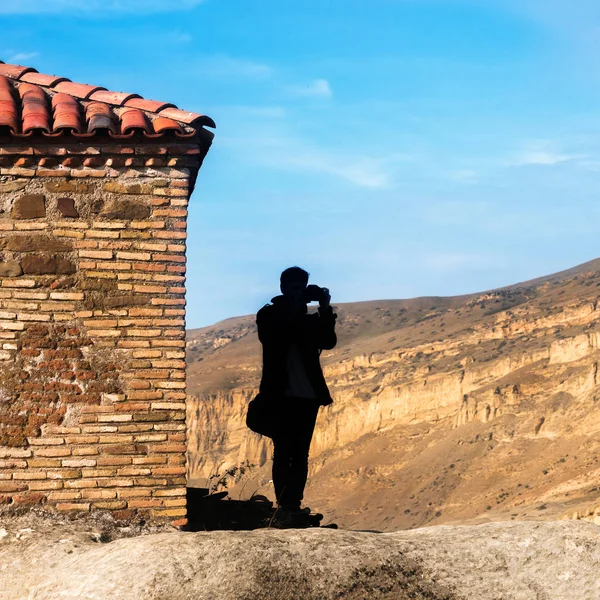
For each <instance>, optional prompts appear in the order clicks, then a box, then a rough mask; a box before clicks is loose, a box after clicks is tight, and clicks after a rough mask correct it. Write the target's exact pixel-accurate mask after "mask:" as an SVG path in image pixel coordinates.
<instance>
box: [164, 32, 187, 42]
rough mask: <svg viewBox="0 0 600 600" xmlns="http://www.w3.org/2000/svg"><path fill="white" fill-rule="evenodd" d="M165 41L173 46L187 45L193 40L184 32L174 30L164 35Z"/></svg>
mask: <svg viewBox="0 0 600 600" xmlns="http://www.w3.org/2000/svg"><path fill="white" fill-rule="evenodd" d="M164 38H165V41H167V42H172V43H174V44H189V43H190V42H191V41H192V40H193V39H194V38H193V37H192V35H191V34H190V33H186V32H185V31H180V30H178V29H177V30H175V31H167V32H165V34H164Z"/></svg>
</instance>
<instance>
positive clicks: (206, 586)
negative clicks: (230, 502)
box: [0, 518, 600, 600]
mask: <svg viewBox="0 0 600 600" xmlns="http://www.w3.org/2000/svg"><path fill="white" fill-rule="evenodd" d="M1 523H2V522H1V518H0V532H1V531H2V529H1V528H2V524H1ZM26 529H29V531H27V530H26V531H25V532H23V531H21V533H20V535H21V537H20V539H18V540H17V539H16V536H17V535H19V531H15V530H14V528H13V529H11V527H10V526H8V527H7V528H5V531H6V534H5V535H4V538H3V539H0V578H1V579H2V584H3V585H2V586H0V599H2V600H17V599H19V600H20V599H23V600H25V599H28V600H55V599H56V600H58V599H60V600H71V599H72V600H109V599H110V600H113V599H115V598H118V599H119V600H134V599H135V600H138V599H140V598H144V599H145V600H166V599H167V598H168V599H169V600H184V599H190V600H191V599H194V600H205V599H206V600H209V599H210V600H250V599H252V600H267V599H268V600H284V599H285V600H292V599H294V600H295V599H298V600H300V599H301V600H329V599H338V600H341V599H343V600H359V599H365V598H379V599H383V598H385V599H392V598H393V599H395V600H403V599H405V598H406V599H408V598H413V599H417V600H418V599H421V600H425V599H427V600H441V599H446V600H458V599H465V600H470V599H475V598H476V599H477V600H500V599H502V600H539V599H544V600H562V599H564V598H569V599H573V600H575V599H577V600H586V599H589V600H592V599H597V598H600V578H599V576H598V573H600V542H599V540H600V537H599V534H600V527H598V526H597V525H594V524H593V523H589V522H577V521H562V522H521V523H493V524H487V525H479V526H456V527H453V526H440V527H429V528H424V529H416V530H412V531H402V532H398V533H387V534H378V533H370V532H353V531H341V530H339V531H335V530H328V529H309V530H275V529H270V530H269V529H267V530H257V531H251V532H230V531H219V532H201V533H185V532H177V531H171V532H163V533H157V534H152V535H142V536H139V537H131V538H127V539H117V540H116V541H112V542H109V543H101V542H98V541H96V542H94V541H93V539H92V538H94V537H95V539H97V540H98V539H100V538H99V537H98V535H95V536H94V535H90V534H89V533H87V534H86V533H85V532H84V531H82V530H79V531H78V532H73V531H71V532H69V531H68V526H65V525H61V526H60V527H57V526H55V527H53V529H52V530H50V531H48V532H46V533H44V534H43V535H42V532H41V528H40V527H39V526H36V525H35V524H34V525H31V526H30V527H29V528H26ZM36 530H37V531H36ZM52 532H53V533H52ZM11 540H12V541H11Z"/></svg>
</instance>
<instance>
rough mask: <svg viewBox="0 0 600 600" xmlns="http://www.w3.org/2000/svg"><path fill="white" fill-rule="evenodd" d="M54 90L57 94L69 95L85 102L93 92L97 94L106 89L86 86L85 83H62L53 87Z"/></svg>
mask: <svg viewBox="0 0 600 600" xmlns="http://www.w3.org/2000/svg"><path fill="white" fill-rule="evenodd" d="M54 89H55V90H56V91H57V92H61V93H63V94H69V95H70V96H75V98H81V99H82V100H87V99H88V98H89V97H90V96H91V95H92V94H93V93H94V92H99V91H100V90H104V89H106V88H103V87H99V86H96V85H88V84H87V83H74V82H72V81H63V82H61V83H59V84H58V85H56V86H54Z"/></svg>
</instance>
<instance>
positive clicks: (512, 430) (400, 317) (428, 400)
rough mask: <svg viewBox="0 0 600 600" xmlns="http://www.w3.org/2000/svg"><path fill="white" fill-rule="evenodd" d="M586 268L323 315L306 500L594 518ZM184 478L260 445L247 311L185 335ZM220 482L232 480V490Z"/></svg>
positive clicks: (404, 523)
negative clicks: (330, 346)
mask: <svg viewBox="0 0 600 600" xmlns="http://www.w3.org/2000/svg"><path fill="white" fill-rule="evenodd" d="M599 288H600V260H594V261H590V262H588V263H585V264H583V265H580V266H577V267H575V268H573V269H569V270H567V271H563V272H561V273H557V274H554V275H550V276H546V277H541V278H538V279H534V280H531V281H528V282H524V283H521V284H515V285H511V286H508V287H505V288H501V289H496V290H491V291H487V292H482V293H479V294H471V295H465V296H458V297H452V298H442V297H430V298H416V299H410V300H381V301H372V302H360V303H348V304H340V305H338V306H336V312H337V313H338V315H339V318H338V324H337V330H338V337H339V342H338V346H337V347H336V348H335V349H334V350H332V351H330V352H327V353H324V354H323V364H324V366H325V374H326V377H327V379H328V381H329V382H330V388H331V390H332V393H333V396H334V399H335V403H334V405H333V406H331V407H329V408H327V409H325V410H323V411H322V413H321V415H320V417H319V424H318V427H317V432H316V434H315V439H314V441H313V446H312V472H311V477H310V482H309V487H308V488H307V497H306V501H307V502H308V504H309V505H311V506H316V507H318V508H319V509H321V510H323V511H324V512H325V513H326V516H327V517H328V518H329V519H330V520H336V521H337V522H338V523H340V524H341V525H342V526H345V527H360V528H373V529H380V530H385V531H392V530H397V529H404V528H415V527H420V526H423V525H426V524H427V525H429V524H442V523H478V522H483V521H491V520H510V519H513V520H525V519H557V518H588V519H591V520H594V519H596V520H598V521H600V487H599V486H600V483H599V482H600V463H599V459H598V455H599V450H600V413H599V410H598V406H599V401H600V380H599V378H598V360H599V357H600V348H599V347H600V322H599V319H598V317H599V316H600V307H599V304H598V296H599V294H600V289H599ZM187 345H188V384H189V387H188V391H189V393H190V394H191V396H192V398H191V401H190V403H189V405H190V410H189V424H190V442H189V450H190V456H189V459H190V460H189V465H190V479H191V481H192V483H194V482H195V483H196V484H198V485H202V484H204V483H205V482H206V478H207V477H208V476H209V475H210V474H214V473H215V472H217V471H221V472H222V471H223V470H224V469H226V468H228V467H231V466H234V465H237V464H241V463H242V462H244V461H246V460H248V461H250V462H251V463H254V464H256V465H257V467H256V468H254V469H253V471H252V473H251V476H250V477H249V478H248V477H247V476H246V479H245V481H243V482H240V485H239V486H238V489H240V490H241V487H242V486H244V492H243V493H248V491H255V490H260V493H265V492H267V491H269V488H270V486H269V485H268V480H269V474H268V468H269V464H268V461H269V456H270V446H269V442H268V440H264V439H263V438H261V437H260V436H257V435H255V434H252V433H251V432H249V431H248V430H247V429H246V428H245V426H244V417H245V408H246V405H247V402H248V401H249V399H250V398H251V397H252V396H253V394H254V393H255V390H256V387H257V385H258V381H259V377H260V345H259V343H258V341H257V337H256V329H255V325H254V316H247V317H239V318H235V319H229V320H227V321H223V322H221V323H219V324H217V325H214V326H212V327H208V328H203V329H199V330H192V331H189V332H188V341H187ZM233 483H235V482H233Z"/></svg>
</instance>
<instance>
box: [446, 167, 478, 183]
mask: <svg viewBox="0 0 600 600" xmlns="http://www.w3.org/2000/svg"><path fill="white" fill-rule="evenodd" d="M451 179H453V180H454V181H457V182H458V183H464V184H471V183H478V182H479V175H478V174H477V172H476V171H473V170H471V169H460V170H458V171H454V172H453V173H452V174H451Z"/></svg>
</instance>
